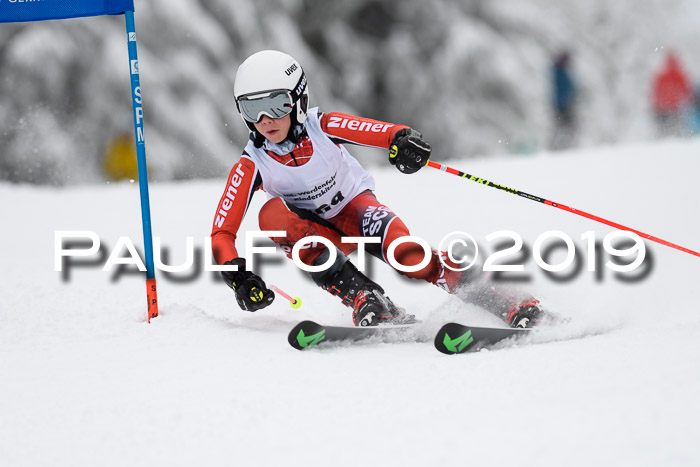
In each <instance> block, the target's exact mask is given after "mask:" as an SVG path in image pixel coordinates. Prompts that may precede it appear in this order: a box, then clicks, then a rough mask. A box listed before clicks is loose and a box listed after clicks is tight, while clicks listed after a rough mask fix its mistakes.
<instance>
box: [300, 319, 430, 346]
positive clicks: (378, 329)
mask: <svg viewBox="0 0 700 467" xmlns="http://www.w3.org/2000/svg"><path fill="white" fill-rule="evenodd" d="M413 331H415V327H414V325H413V324H399V325H384V326H368V327H349V326H348V327H345V326H324V325H322V324H318V323H316V322H314V321H302V322H300V323H298V324H297V325H296V326H294V327H293V328H292V330H291V331H289V336H288V338H287V340H288V341H289V344H290V345H291V346H292V347H294V348H295V349H297V350H305V349H309V348H312V347H317V346H319V345H324V344H327V343H329V342H357V341H368V340H371V342H385V343H386V342H416V341H418V340H420V336H418V335H416V334H415V333H414V332H413Z"/></svg>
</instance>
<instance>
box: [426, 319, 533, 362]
mask: <svg viewBox="0 0 700 467" xmlns="http://www.w3.org/2000/svg"><path fill="white" fill-rule="evenodd" d="M530 332H532V330H531V329H522V328H516V329H514V328H482V327H476V326H465V325H463V324H458V323H447V324H445V325H443V326H442V327H441V328H440V330H439V331H438V332H437V334H436V335H435V348H436V349H438V350H439V351H440V352H442V353H444V354H448V355H452V354H458V353H465V352H473V351H476V350H479V349H484V348H488V347H491V346H493V345H494V344H496V343H498V342H501V341H503V340H505V339H509V338H515V339H517V338H519V337H522V336H524V335H527V334H528V333H530Z"/></svg>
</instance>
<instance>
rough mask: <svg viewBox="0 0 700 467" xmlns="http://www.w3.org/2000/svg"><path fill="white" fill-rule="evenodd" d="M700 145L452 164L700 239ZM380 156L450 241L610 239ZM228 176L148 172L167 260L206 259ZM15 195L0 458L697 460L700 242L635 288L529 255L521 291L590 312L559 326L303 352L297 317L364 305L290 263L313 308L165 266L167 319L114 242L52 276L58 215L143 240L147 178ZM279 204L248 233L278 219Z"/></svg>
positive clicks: (486, 318)
mask: <svg viewBox="0 0 700 467" xmlns="http://www.w3.org/2000/svg"><path fill="white" fill-rule="evenodd" d="M375 154H376V155H377V157H385V156H384V155H383V154H379V153H378V152H376V153H375ZM698 154H700V140H698V139H695V140H666V141H662V142H657V143H653V144H643V145H642V144H640V145H635V146H619V147H605V148H595V149H590V148H589V149H585V150H578V151H569V152H565V153H558V154H546V153H545V154H538V155H537V156H532V157H523V158H519V159H515V160H514V159H510V158H504V157H503V158H495V159H492V160H478V161H474V160H464V161H459V160H454V161H450V164H449V165H451V166H454V167H455V168H458V169H461V170H464V171H467V172H469V173H470V174H474V175H477V176H480V177H484V178H487V179H489V180H492V181H494V182H496V183H500V184H503V185H506V186H511V187H515V188H518V189H520V190H523V191H526V192H528V193H532V194H535V195H538V196H542V197H545V198H547V199H550V200H553V201H556V202H560V203H564V204H567V205H569V206H572V207H576V208H579V209H582V210H585V211H587V212H590V213H593V214H596V215H599V216H601V217H604V218H607V219H610V220H613V221H616V222H619V223H622V224H624V225H627V226H629V227H632V228H636V229H639V230H642V231H644V232H646V233H649V234H652V235H655V236H658V237H660V238H663V239H665V240H668V241H671V242H674V243H678V244H680V245H683V246H685V247H687V248H690V249H693V250H695V251H697V250H699V249H700V243H699V242H698V232H700V221H699V220H698V215H697V206H698V195H697V190H696V188H695V182H696V177H697V174H698V173H699V169H700V159H699V158H698ZM372 172H373V174H374V175H375V178H376V180H377V186H378V190H377V196H378V197H379V199H380V200H382V201H383V202H385V203H386V204H387V205H389V206H390V207H392V208H393V209H394V210H395V211H396V212H397V214H399V216H401V217H402V219H403V220H404V221H405V222H406V223H407V225H408V226H409V227H410V228H411V229H412V233H413V234H415V235H418V236H421V237H423V238H425V239H426V240H428V241H429V242H430V243H431V244H433V245H435V246H436V245H437V243H438V242H439V240H440V239H441V238H442V237H443V236H444V235H445V234H447V233H449V232H452V231H456V230H463V231H466V232H469V233H470V234H472V235H473V236H474V237H475V238H477V240H478V241H479V242H480V243H481V244H483V245H488V242H486V240H485V239H484V237H485V236H486V235H488V234H489V233H491V232H495V231H498V230H503V229H506V230H512V231H515V232H517V233H518V234H519V235H521V236H522V237H523V239H524V242H525V244H526V245H530V246H532V244H533V243H534V240H535V239H536V238H537V237H538V236H539V235H541V234H542V233H543V232H546V231H548V230H552V229H554V230H560V231H562V232H564V233H566V234H568V235H569V236H571V238H572V239H573V241H574V243H576V245H577V246H580V247H585V243H584V242H583V241H582V240H581V235H582V234H583V233H584V232H586V231H591V230H593V231H595V234H596V238H597V239H599V240H601V241H602V239H603V237H604V236H605V235H606V234H607V233H609V232H611V231H612V229H611V228H609V227H606V226H604V225H601V224H597V223H595V222H593V221H591V220H588V219H585V218H583V217H580V216H575V215H573V214H570V213H566V212H563V211H561V210H558V209H553V208H551V207H548V206H544V205H542V204H539V203H535V202H531V201H528V200H525V199H520V198H518V197H515V196H512V195H508V194H506V193H504V192H500V191H498V190H494V189H491V188H488V187H484V186H480V185H478V184H476V183H473V182H469V181H467V180H463V179H460V178H458V177H454V176H452V175H449V174H445V173H441V172H439V171H435V170H432V169H424V170H423V171H421V172H419V173H418V174H416V175H412V176H411V177H412V178H410V179H407V178H405V177H406V176H405V175H401V174H400V173H398V172H396V171H395V169H393V168H391V167H385V168H376V169H373V170H372ZM224 183H225V181H224V180H223V179H220V180H214V181H188V182H179V183H175V182H169V183H152V184H151V186H150V191H151V207H152V217H153V230H154V234H155V235H156V236H159V237H161V238H162V243H163V245H164V246H166V247H168V248H169V249H170V252H171V255H170V258H169V259H168V261H167V262H168V264H180V263H182V262H183V261H184V260H185V256H186V255H185V239H186V237H188V236H191V237H193V238H194V245H195V247H196V248H198V249H199V250H200V251H201V250H202V249H203V248H204V238H205V237H207V236H208V234H209V231H210V226H211V222H212V219H213V216H214V209H215V206H216V203H217V201H218V199H219V196H220V194H221V192H222V191H223V189H224ZM409 186H410V187H411V189H410V190H406V188H407V187H409ZM0 198H1V199H2V200H3V203H2V205H1V207H0V218H1V219H2V220H3V227H4V228H3V230H2V242H0V258H2V266H3V267H2V268H0V284H2V285H1V286H0V287H1V290H2V294H0V374H1V375H2V380H1V381H2V382H1V383H0V414H2V416H0V440H2V442H0V465H4V466H34V465H53V466H60V465H66V466H81V465H86V466H87V465H115V466H123V465H130V466H140V465H144V466H145V465H169V466H178V465H182V466H185V465H282V464H284V465H310V464H331V465H339V466H345V465H347V466H350V465H360V464H364V465H436V464H439V463H443V464H444V463H451V464H464V465H479V464H486V465H512V466H516V465H517V466H520V465H523V466H525V465H533V466H561V465H568V466H584V465H585V466H588V465H616V466H625V465H629V466H645V465H649V466H651V465H654V466H657V465H674V466H691V465H698V464H699V463H700V454H698V451H697V449H696V448H695V445H696V443H697V440H698V439H700V428H699V424H698V423H697V421H698V417H699V416H700V406H699V404H698V399H697V395H698V394H699V393H700V365H699V364H700V361H699V356H700V326H698V324H700V317H698V314H697V303H698V302H700V300H699V299H700V296H699V295H700V293H699V292H698V288H697V277H698V273H699V272H700V258H697V257H694V256H691V255H689V254H685V253H682V252H680V251H677V250H675V249H672V248H668V247H665V246H661V245H656V244H653V243H651V242H646V246H647V249H648V254H649V255H650V256H651V261H653V266H652V267H651V272H650V273H649V275H648V276H647V277H646V279H644V280H641V281H638V282H632V283H627V282H623V281H621V280H620V279H619V278H617V277H616V276H615V275H614V274H613V273H612V271H610V270H607V269H604V271H603V274H602V278H601V279H600V280H596V274H595V273H591V272H588V271H586V269H585V267H584V268H583V269H582V270H581V271H579V272H578V273H577V274H575V275H574V278H573V279H572V280H569V281H566V282H553V281H552V280H550V279H548V278H547V277H545V276H544V274H542V273H541V272H540V271H538V269H537V267H536V266H535V264H534V262H533V260H532V258H531V257H530V258H529V259H528V260H527V261H526V262H525V267H526V273H527V274H529V275H530V276H531V281H530V282H528V283H526V284H524V286H525V287H527V288H528V289H530V290H532V291H533V292H534V293H535V294H536V295H538V297H540V298H542V300H543V302H544V303H545V304H546V305H548V306H549V307H550V308H551V309H553V310H555V311H558V312H560V313H562V314H564V315H567V316H570V317H571V318H572V322H571V324H570V325H568V326H565V327H564V328H562V329H561V330H555V331H552V332H554V333H555V337H557V339H560V340H556V341H553V342H548V343H541V342H531V343H525V344H524V345H522V346H518V347H516V348H514V347H512V346H506V347H505V348H501V349H497V350H491V351H482V352H479V353H475V354H468V355H460V356H446V355H442V354H440V353H438V352H437V351H436V350H435V349H434V348H433V347H432V344H431V343H403V344H395V345H391V344H372V345H367V346H355V347H347V346H339V347H334V348H330V349H326V350H323V349H317V350H314V351H308V352H298V351H296V350H294V349H292V348H291V347H290V346H289V345H288V344H287V342H286V335H287V332H288V331H289V329H291V327H292V326H293V325H294V323H296V322H297V321H299V320H302V319H314V320H316V321H321V322H324V323H327V324H341V325H342V324H349V323H350V314H349V312H348V311H347V310H346V309H344V308H343V307H342V305H341V304H340V303H339V302H338V301H337V300H336V299H335V298H334V297H331V296H329V295H327V294H325V293H324V292H322V291H320V290H318V289H317V288H316V287H315V286H314V285H313V284H312V283H311V282H310V281H309V280H308V279H306V278H305V276H304V275H303V274H302V273H301V272H300V271H298V270H297V269H296V268H295V267H294V265H293V264H292V263H291V262H290V261H288V260H286V259H284V260H280V261H276V260H273V259H268V260H266V261H265V262H264V265H263V266H262V269H261V274H262V276H263V277H264V278H265V279H266V280H267V281H268V283H274V284H276V285H277V286H279V287H281V288H282V289H284V290H286V291H288V292H289V293H291V294H293V295H299V296H300V297H302V299H303V302H304V305H303V306H302V308H301V309H299V310H292V309H291V308H290V307H289V306H288V304H286V303H285V302H284V300H282V299H278V300H277V301H276V302H275V303H274V304H273V305H272V306H271V307H269V308H267V309H265V310H262V311H260V312H257V313H247V312H243V311H241V310H239V309H238V307H237V306H236V304H235V301H234V298H233V295H232V294H231V292H230V290H229V289H228V288H227V287H225V286H224V285H223V284H222V283H221V282H220V281H219V280H218V279H216V277H212V275H210V274H200V275H198V276H197V278H196V279H192V280H189V281H185V282H175V281H173V280H168V278H167V277H165V275H164V274H162V273H158V287H159V302H160V311H161V316H160V317H158V318H156V319H154V320H152V322H151V323H150V324H146V322H145V304H144V298H145V288H144V281H143V277H142V276H139V275H136V274H124V275H121V276H119V277H118V279H117V280H113V272H114V271H112V272H104V271H101V266H102V264H104V260H105V259H106V256H105V258H103V259H102V261H101V262H99V264H94V265H92V266H83V267H80V268H78V267H75V268H72V269H70V279H69V280H67V281H64V280H62V274H61V273H60V272H56V271H55V270H54V253H55V252H54V248H55V246H54V241H55V232H56V231H59V230H90V231H94V232H96V233H97V234H98V235H99V237H100V238H101V240H102V246H103V247H104V253H105V255H107V254H110V253H111V249H112V248H113V247H114V246H115V245H116V244H117V241H118V239H119V237H129V238H131V239H132V240H133V241H134V243H135V244H136V245H137V246H140V245H142V234H141V224H140V215H139V212H138V209H139V194H138V186H137V184H136V183H134V184H129V183H124V184H109V185H83V186H79V187H71V188H62V189H60V188H48V187H36V186H29V185H12V184H6V183H4V184H0ZM263 202H264V196H263V195H261V194H258V195H256V196H255V199H254V203H253V205H252V206H251V207H250V209H249V213H248V217H247V219H246V220H245V223H244V225H243V227H242V231H254V230H257V220H256V216H255V214H256V213H257V209H258V208H259V207H260V205H261V204H262V203H263ZM582 251H585V250H581V251H579V252H577V254H582V253H581V252H582ZM121 254H122V256H124V255H125V252H121ZM277 256H278V257H279V256H281V254H278V255H277ZM206 257H207V258H209V253H208V252H207V254H206ZM88 259H93V260H94V258H88ZM605 259H606V260H607V257H605ZM555 260H556V259H553V260H552V262H555ZM370 271H371V272H372V275H373V277H374V278H375V279H376V280H377V281H378V282H380V283H381V284H382V285H383V286H384V287H385V288H386V289H387V291H388V293H389V295H390V296H391V297H392V298H394V300H396V301H397V302H399V303H400V304H403V305H405V306H406V307H408V308H409V310H410V311H412V312H414V313H416V314H417V315H418V316H419V317H420V318H422V319H424V320H425V321H426V322H427V323H428V324H430V325H435V324H439V323H441V322H444V321H449V320H459V321H462V322H466V323H474V324H482V325H499V321H498V320H497V319H495V318H494V317H492V316H490V315H488V314H487V313H486V312H483V311H481V310H478V309H476V308H473V307H465V306H461V305H460V304H459V302H458V301H457V300H456V299H454V298H453V297H448V296H447V295H446V294H444V292H442V291H441V290H439V289H438V288H436V287H432V286H430V285H428V284H423V283H418V282H415V281H408V280H404V279H402V278H400V277H399V276H398V275H397V274H395V273H393V272H392V271H391V270H390V269H389V268H388V267H387V266H385V265H383V264H380V263H377V262H374V263H372V265H371V268H370ZM211 274H213V273H211ZM557 333H558V334H557ZM572 336H574V337H575V338H571V339H564V338H565V337H572Z"/></svg>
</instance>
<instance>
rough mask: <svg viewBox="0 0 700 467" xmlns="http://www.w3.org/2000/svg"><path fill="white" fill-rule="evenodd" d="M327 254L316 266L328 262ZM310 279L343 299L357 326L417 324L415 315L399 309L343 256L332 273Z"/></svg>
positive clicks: (334, 265) (318, 260) (318, 274)
mask: <svg viewBox="0 0 700 467" xmlns="http://www.w3.org/2000/svg"><path fill="white" fill-rule="evenodd" d="M327 251H328V250H326V252H327ZM326 252H324V253H323V254H322V255H321V256H320V257H319V258H318V259H317V260H316V261H314V264H317V263H318V264H324V263H325V260H326V259H327V256H325V254H326ZM324 257H325V258H324ZM311 277H312V278H313V279H314V281H315V282H316V284H318V285H319V286H321V287H322V288H323V289H324V290H327V291H328V292H330V294H331V295H337V296H338V297H340V299H341V300H342V302H343V305H345V306H347V307H350V308H352V321H353V323H354V324H355V326H376V325H378V324H409V323H413V322H415V316H414V315H409V314H406V311H405V310H404V309H403V308H399V307H398V306H396V305H395V304H394V302H392V301H391V299H390V298H389V297H387V296H386V295H385V293H384V289H382V288H381V287H380V286H379V285H378V284H376V283H375V282H374V281H372V280H371V279H370V278H369V277H367V276H365V275H364V274H362V273H361V272H360V271H358V270H357V268H356V267H355V266H354V265H353V264H352V263H351V262H350V261H348V259H347V257H346V256H345V255H343V254H342V253H340V252H339V254H338V260H336V261H335V263H334V264H333V265H331V267H330V268H329V269H327V270H326V271H323V272H321V273H312V274H311Z"/></svg>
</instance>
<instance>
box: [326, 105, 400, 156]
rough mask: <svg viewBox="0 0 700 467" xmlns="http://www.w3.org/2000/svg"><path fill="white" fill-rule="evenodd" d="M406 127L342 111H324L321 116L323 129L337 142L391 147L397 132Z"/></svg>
mask: <svg viewBox="0 0 700 467" xmlns="http://www.w3.org/2000/svg"><path fill="white" fill-rule="evenodd" d="M404 128H408V127H407V126H406V125H396V124H394V123H387V122H380V121H379V120H372V119H369V118H362V117H355V116H353V115H348V114H344V113H340V112H330V113H324V114H323V116H322V117H321V129H322V130H323V132H324V133H326V134H327V135H328V136H329V137H330V138H331V140H333V141H334V142H336V143H351V144H359V145H362V146H372V147H375V148H385V149H389V146H391V142H392V141H393V140H394V135H395V134H396V132H397V131H399V130H402V129H404Z"/></svg>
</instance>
